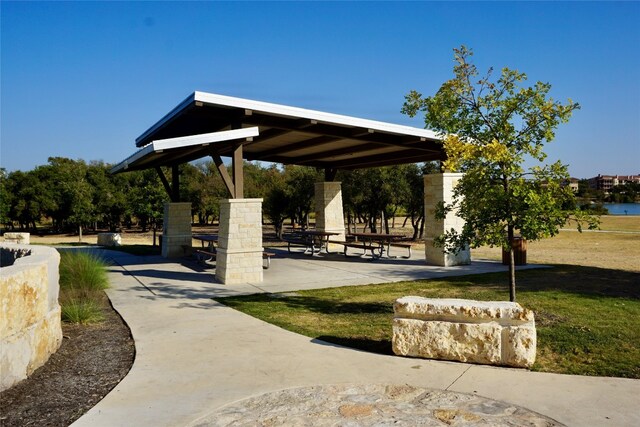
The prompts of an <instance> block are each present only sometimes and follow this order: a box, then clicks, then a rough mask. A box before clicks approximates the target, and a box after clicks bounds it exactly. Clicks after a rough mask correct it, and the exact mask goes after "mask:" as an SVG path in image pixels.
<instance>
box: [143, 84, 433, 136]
mask: <svg viewBox="0 0 640 427" xmlns="http://www.w3.org/2000/svg"><path fill="white" fill-rule="evenodd" d="M197 101H199V102H203V103H207V104H213V105H222V106H227V107H236V108H242V109H245V110H255V111H260V112H265V113H270V114H276V115H280V116H285V117H296V118H303V119H309V120H316V121H318V122H325V123H330V124H337V125H343V126H354V127H362V128H367V129H371V130H373V131H376V130H377V131H382V132H390V133H399V134H404V135H410V136H417V137H420V138H428V139H431V140H441V139H442V137H441V136H440V135H439V134H438V133H436V132H434V131H432V130H429V129H420V128H415V127H411V126H403V125H396V124H392V123H386V122H379V121H375V120H368V119H359V118H357V117H350V116H342V115H339V114H332V113H325V112H322V111H317V110H307V109H304V108H298V107H289V106H287V105H281V104H272V103H269V102H262V101H253V100H251V99H244V98H235V97H232V96H225V95H217V94H214V93H207V92H198V91H196V92H194V93H193V94H191V95H189V96H188V97H187V98H186V99H185V100H184V101H182V102H181V103H180V104H178V106H176V107H175V108H174V109H173V110H171V111H170V112H169V113H168V114H166V115H165V116H164V117H163V118H162V119H160V120H159V121H158V122H157V123H156V124H154V125H153V126H151V127H150V128H149V129H147V130H146V131H145V132H144V133H143V134H142V135H140V136H139V137H138V138H136V142H138V141H140V140H142V139H144V138H145V137H146V136H147V135H149V134H150V133H152V132H153V131H155V130H156V129H158V128H159V127H161V126H162V125H163V124H164V123H166V122H167V121H169V120H170V119H171V118H173V117H174V116H175V115H177V114H179V113H180V112H181V111H182V110H183V109H184V108H186V107H187V106H189V105H190V104H191V103H192V102H197Z"/></svg>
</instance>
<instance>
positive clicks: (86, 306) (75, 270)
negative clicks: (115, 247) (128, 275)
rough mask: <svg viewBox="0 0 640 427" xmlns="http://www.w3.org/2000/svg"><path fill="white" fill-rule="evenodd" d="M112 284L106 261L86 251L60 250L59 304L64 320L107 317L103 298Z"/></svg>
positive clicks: (88, 320) (82, 321)
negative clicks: (103, 307)
mask: <svg viewBox="0 0 640 427" xmlns="http://www.w3.org/2000/svg"><path fill="white" fill-rule="evenodd" d="M108 287H109V281H108V279H107V270H106V263H105V262H104V261H103V260H102V259H100V258H99V257H97V256H95V255H92V254H88V253H83V252H75V253H74V252H62V253H61V254H60V305H61V306H62V320H63V321H65V322H71V323H81V324H87V323H96V322H101V321H102V320H103V319H104V316H103V314H102V308H101V304H100V298H101V297H102V294H101V293H102V291H103V290H104V289H106V288H108Z"/></svg>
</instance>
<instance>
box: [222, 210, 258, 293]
mask: <svg viewBox="0 0 640 427" xmlns="http://www.w3.org/2000/svg"><path fill="white" fill-rule="evenodd" d="M263 251H264V248H263V247H262V199H227V200H221V201H220V230H219V231H218V256H217V257H216V279H218V281H220V282H221V283H226V284H228V285H232V284H238V283H259V282H262V252H263Z"/></svg>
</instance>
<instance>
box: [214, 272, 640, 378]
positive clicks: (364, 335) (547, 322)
mask: <svg viewBox="0 0 640 427" xmlns="http://www.w3.org/2000/svg"><path fill="white" fill-rule="evenodd" d="M518 279H519V283H518V290H519V294H518V302H519V303H520V304H522V305H523V306H525V307H528V308H530V309H532V310H534V312H535V314H536V326H537V332H538V354H537V360H536V363H535V365H534V366H533V370H535V371H545V372H557V373H566V374H580V375H598V376H616V377H629V378H640V283H639V280H640V274H638V273H635V272H624V271H615V270H602V269H599V268H594V267H581V266H568V265H558V266H555V267H554V268H550V269H539V270H528V271H523V272H520V273H519V274H518ZM505 282H506V277H505V274H504V273H499V274H484V275H475V276H466V277H456V278H449V279H442V280H429V281H416V282H401V283H390V284H382V285H370V286H364V287H362V286H351V287H343V288H332V289H321V290H312V291H300V292H296V293H295V294H294V295H291V294H289V295H287V294H283V295H265V294H259V295H250V296H245V297H230V298H220V299H218V301H220V302H221V303H223V304H226V305H228V306H231V307H233V308H235V309H237V310H240V311H242V312H245V313H247V314H250V315H252V316H254V317H257V318H259V319H262V320H265V321H267V322H270V323H273V324H275V325H278V326H281V327H283V328H285V329H288V330H291V331H294V332H297V333H300V334H303V335H306V336H309V337H311V338H318V339H322V340H325V341H328V342H332V343H336V344H342V345H346V346H349V347H354V348H359V349H362V350H367V351H372V352H376V353H383V354H392V352H391V321H392V318H393V308H392V305H393V301H394V300H395V299H397V298H399V297H402V296H406V295H417V296H424V297H435V298H445V297H446V298H467V299H477V300H508V299H509V294H508V291H507V288H506V283H505Z"/></svg>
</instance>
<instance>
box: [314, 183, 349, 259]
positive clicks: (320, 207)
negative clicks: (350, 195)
mask: <svg viewBox="0 0 640 427" xmlns="http://www.w3.org/2000/svg"><path fill="white" fill-rule="evenodd" d="M315 202H316V229H317V230H320V231H327V232H331V233H338V234H337V235H336V236H332V237H331V240H342V241H344V240H345V238H346V235H345V229H344V210H343V208H342V183H341V182H316V183H315ZM342 249H343V246H341V245H329V250H334V251H336V250H342Z"/></svg>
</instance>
